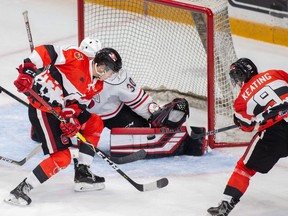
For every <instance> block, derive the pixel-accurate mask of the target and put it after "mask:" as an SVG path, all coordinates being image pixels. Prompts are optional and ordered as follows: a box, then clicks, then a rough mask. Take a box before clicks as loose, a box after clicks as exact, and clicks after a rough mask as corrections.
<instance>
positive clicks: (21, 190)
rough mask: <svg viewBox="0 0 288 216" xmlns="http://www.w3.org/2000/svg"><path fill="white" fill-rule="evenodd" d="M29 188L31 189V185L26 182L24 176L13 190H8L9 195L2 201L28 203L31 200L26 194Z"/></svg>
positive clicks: (18, 203)
mask: <svg viewBox="0 0 288 216" xmlns="http://www.w3.org/2000/svg"><path fill="white" fill-rule="evenodd" d="M31 189H33V187H32V186H31V185H30V184H28V183H26V178H25V179H24V180H23V181H22V182H21V183H20V184H19V185H18V186H17V187H16V188H15V189H14V190H12V191H11V192H10V194H9V196H8V197H7V198H5V199H4V201H5V202H7V203H9V204H12V205H18V206H26V205H29V204H30V203H31V202H32V200H31V198H30V197H29V196H28V193H29V191H30V190H31Z"/></svg>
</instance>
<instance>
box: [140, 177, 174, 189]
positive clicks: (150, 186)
mask: <svg viewBox="0 0 288 216" xmlns="http://www.w3.org/2000/svg"><path fill="white" fill-rule="evenodd" d="M168 184H169V181H168V179H167V178H162V179H159V180H157V181H156V182H151V183H148V184H144V185H143V188H142V192H144V191H153V190H158V189H161V188H164V187H166V186H167V185H168Z"/></svg>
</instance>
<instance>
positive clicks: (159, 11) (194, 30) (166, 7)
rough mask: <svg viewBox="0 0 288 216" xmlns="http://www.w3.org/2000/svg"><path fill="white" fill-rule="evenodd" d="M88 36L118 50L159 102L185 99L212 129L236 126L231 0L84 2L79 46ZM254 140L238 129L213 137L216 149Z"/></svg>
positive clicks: (210, 138) (80, 6)
mask: <svg viewBox="0 0 288 216" xmlns="http://www.w3.org/2000/svg"><path fill="white" fill-rule="evenodd" d="M87 36H90V37H96V38H98V39H99V40H100V41H101V42H102V45H103V46H104V47H113V48H115V49H116V50H117V51H118V52H119V53H120V54H121V56H122V59H123V68H124V69H128V70H129V71H130V73H131V74H132V75H133V78H135V80H136V81H137V83H139V84H141V86H143V88H144V89H145V90H147V91H149V92H151V94H152V96H153V98H154V99H155V98H156V99H157V97H158V98H159V97H160V98H161V99H163V98H164V97H165V99H167V100H172V98H173V97H175V96H179V95H181V96H182V97H185V98H186V99H187V100H188V101H189V104H190V105H191V106H192V107H196V108H199V109H202V110H205V111H207V119H206V121H205V124H206V127H207V129H208V131H211V130H215V129H218V128H221V127H226V126H228V125H231V124H233V121H232V113H233V101H234V98H235V94H236V93H235V92H233V89H232V87H231V84H230V80H229V75H228V73H229V66H230V64H231V63H232V62H233V61H235V60H236V59H237V57H236V54H235V51H234V46H233V41H232V37H231V32H230V24H229V17H228V5H227V1H226V0H219V1H210V0H201V1H199V0H189V1H186V3H184V2H176V1H171V0H113V1H109V0H78V41H79V43H80V42H81V41H82V40H83V38H85V37H87ZM196 115H197V114H196ZM191 116H192V117H193V113H192V114H191ZM192 122H193V119H192ZM197 126H204V125H197ZM243 137H244V139H243ZM249 139H250V137H249V138H245V136H243V135H242V134H241V132H239V133H238V131H237V132H235V130H232V131H231V134H229V131H228V132H227V133H225V134H224V135H221V134H216V135H210V136H208V137H207V141H208V144H209V146H210V147H211V148H215V147H232V146H243V145H247V141H249ZM235 140H236V141H235Z"/></svg>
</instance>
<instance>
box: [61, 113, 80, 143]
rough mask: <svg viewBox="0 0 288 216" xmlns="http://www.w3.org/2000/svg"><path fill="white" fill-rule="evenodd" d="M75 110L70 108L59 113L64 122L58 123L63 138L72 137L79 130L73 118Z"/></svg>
mask: <svg viewBox="0 0 288 216" xmlns="http://www.w3.org/2000/svg"><path fill="white" fill-rule="evenodd" d="M75 113H76V112H75V110H74V109H72V108H64V109H63V110H62V112H61V116H62V117H63V118H64V119H65V120H66V122H61V123H60V129H61V130H62V132H63V134H64V136H66V137H69V138H70V137H73V136H75V135H76V133H78V132H79V130H80V127H81V125H80V123H79V121H78V119H77V118H76V117H75Z"/></svg>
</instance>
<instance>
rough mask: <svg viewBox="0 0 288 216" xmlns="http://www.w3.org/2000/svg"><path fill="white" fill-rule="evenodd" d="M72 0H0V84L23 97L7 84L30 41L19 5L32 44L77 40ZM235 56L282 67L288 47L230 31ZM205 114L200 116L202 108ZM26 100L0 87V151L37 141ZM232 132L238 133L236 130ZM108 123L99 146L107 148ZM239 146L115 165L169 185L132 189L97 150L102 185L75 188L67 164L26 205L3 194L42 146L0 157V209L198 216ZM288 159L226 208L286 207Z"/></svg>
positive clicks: (216, 195)
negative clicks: (9, 201) (26, 16)
mask: <svg viewBox="0 0 288 216" xmlns="http://www.w3.org/2000/svg"><path fill="white" fill-rule="evenodd" d="M76 6H77V4H76V0H62V1H58V0H49V1H48V0H46V1H37V0H21V1H20V0H1V2H0V15H1V16H0V24H1V25H0V26H1V34H0V44H1V49H0V68H1V69H0V85H1V86H2V87H4V88H6V89H8V90H9V91H11V92H12V93H14V94H15V95H17V96H18V97H20V98H22V99H23V100H26V98H25V96H23V95H21V94H19V93H18V92H17V91H16V89H15V87H14V86H13V80H15V78H16V76H17V72H16V70H15V68H16V67H17V66H18V65H19V64H20V62H21V61H22V59H23V58H25V57H27V56H28V54H29V52H30V49H29V43H28V38H27V34H26V30H25V25H24V19H23V16H22V12H23V11H25V10H28V12H29V19H30V25H31V30H32V35H33V40H34V44H35V45H39V44H44V43H45V44H77V11H76ZM233 40H234V43H235V48H236V52H237V55H238V57H243V56H245V57H249V58H251V59H253V60H254V61H255V63H256V64H257V65H258V67H259V69H260V70H267V69H272V68H276V69H283V70H286V71H288V64H287V62H288V57H287V56H288V48H287V47H282V46H277V45H271V44H267V43H262V42H258V41H254V40H249V39H244V38H240V37H236V36H233ZM202 113H204V112H202V111H199V110H194V109H193V112H192V114H191V117H190V119H189V122H188V123H189V124H191V125H197V124H201V123H199V121H198V120H200V119H201V115H203V114H202ZM202 117H203V118H206V117H205V116H202ZM29 130H30V124H29V121H28V118H27V108H26V107H25V106H23V105H22V104H20V103H18V102H17V101H15V100H14V99H12V98H11V97H9V96H7V95H6V94H4V93H1V94H0V155H1V156H5V157H8V158H9V157H10V158H13V159H16V160H19V159H22V158H24V157H25V156H26V155H27V154H28V153H29V152H30V151H31V150H32V149H33V148H35V147H36V145H37V144H36V143H34V142H32V141H31V140H30V138H29ZM235 139H237V137H235ZM107 142H108V137H107V131H105V133H104V134H103V136H102V139H101V143H100V146H99V147H100V148H101V149H103V150H108V148H109V146H108V145H107ZM244 151H245V148H243V147H240V148H223V149H214V150H209V152H208V153H206V154H205V156H203V157H190V156H181V157H170V158H163V159H155V160H141V161H137V162H134V163H130V164H125V165H119V168H120V169H121V170H122V171H124V172H125V173H126V174H127V175H129V176H130V177H131V178H132V179H133V180H135V181H136V182H138V183H148V182H150V181H155V180H157V179H159V178H162V177H167V178H168V179H169V185H168V186H167V187H166V188H163V189H161V190H156V191H151V192H139V191H137V190H136V189H135V188H134V187H133V186H132V185H131V184H130V183H129V182H128V181H127V180H126V179H124V178H123V177H122V176H120V175H119V174H118V173H117V172H116V171H115V170H114V169H112V168H111V167H110V166H109V165H108V164H107V163H106V162H105V161H103V160H102V159H100V158H98V157H95V160H94V163H93V168H92V169H93V172H95V173H97V174H99V175H101V176H105V178H106V189H105V190H103V191H98V192H85V193H79V192H77V193H76V192H74V191H73V166H72V164H71V166H69V167H68V168H67V169H65V170H62V171H61V172H60V173H58V174H57V175H56V176H55V177H53V178H52V179H50V180H49V181H47V182H46V183H45V184H43V185H41V186H39V187H38V188H36V189H35V190H33V191H32V192H31V194H30V195H31V198H32V200H33V202H32V204H31V205H30V206H28V207H17V206H11V205H8V204H6V203H4V202H2V200H3V199H4V197H6V196H7V195H8V194H9V192H10V191H11V190H12V189H13V188H14V187H16V186H17V185H18V184H19V183H20V182H21V181H22V180H23V179H24V178H25V176H26V175H28V173H29V172H30V171H31V170H32V169H33V168H34V167H35V166H36V165H37V164H38V163H39V162H40V161H41V160H42V159H43V158H44V156H43V154H42V153H41V152H40V153H38V154H37V155H35V156H34V157H32V158H31V159H30V160H29V161H28V162H27V163H26V164H24V165H23V166H16V165H12V164H9V163H7V162H4V161H0V214H1V215H2V216H22V215H25V216H26V215H27V216H28V215H29V216H38V215H42V216H51V215H53V216H66V215H67V216H68V215H69V216H74V215H75V216H79V215H85V216H94V215H101V216H112V215H113V216H124V215H125V216H134V215H138V216H147V215H151V216H176V215H181V216H200V215H203V216H204V215H206V210H207V208H209V207H211V206H214V205H216V204H217V203H218V202H219V201H220V199H221V196H222V192H223V190H224V187H225V185H226V182H227V180H228V178H229V176H230V173H231V172H232V171H233V168H234V165H235V163H236V162H237V160H238V158H239V157H240V156H241V155H242V153H243V152H244ZM287 172H288V160H287V159H282V160H280V162H279V163H278V164H277V165H276V166H275V167H274V169H273V170H272V171H271V172H270V173H269V174H268V175H261V174H257V175H256V176H255V177H253V179H252V180H251V184H250V187H249V188H248V190H247V192H246V194H245V195H244V197H243V198H242V200H241V202H240V203H239V204H238V205H237V207H236V208H235V209H234V210H233V212H232V213H231V214H230V215H231V216H232V215H233V216H237V215H238V216H243V215H245V216H260V215H261V216H286V215H287V214H288V207H287V201H288V187H287Z"/></svg>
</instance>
